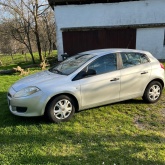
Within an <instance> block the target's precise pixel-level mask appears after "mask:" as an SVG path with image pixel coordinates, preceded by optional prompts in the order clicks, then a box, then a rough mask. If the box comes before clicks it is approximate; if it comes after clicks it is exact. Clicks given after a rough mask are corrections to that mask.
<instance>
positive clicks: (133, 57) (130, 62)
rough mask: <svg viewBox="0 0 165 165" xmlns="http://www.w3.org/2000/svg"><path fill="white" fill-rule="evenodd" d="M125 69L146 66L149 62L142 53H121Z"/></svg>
mask: <svg viewBox="0 0 165 165" xmlns="http://www.w3.org/2000/svg"><path fill="white" fill-rule="evenodd" d="M121 57H122V61H123V68H128V67H131V66H135V65H139V64H144V63H147V62H149V60H148V58H147V57H146V55H144V54H141V53H121Z"/></svg>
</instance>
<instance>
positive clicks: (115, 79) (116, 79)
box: [110, 78, 119, 81]
mask: <svg viewBox="0 0 165 165" xmlns="http://www.w3.org/2000/svg"><path fill="white" fill-rule="evenodd" d="M118 80H119V78H114V79H112V80H110V81H118Z"/></svg>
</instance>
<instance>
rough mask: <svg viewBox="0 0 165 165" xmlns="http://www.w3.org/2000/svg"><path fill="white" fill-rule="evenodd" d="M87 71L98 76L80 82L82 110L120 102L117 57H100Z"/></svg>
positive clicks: (111, 55) (110, 55)
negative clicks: (93, 72) (89, 70)
mask: <svg viewBox="0 0 165 165" xmlns="http://www.w3.org/2000/svg"><path fill="white" fill-rule="evenodd" d="M87 69H93V70H95V71H96V75H93V76H89V77H85V78H82V79H81V80H79V81H80V82H79V83H80V89H81V100H82V101H81V102H82V108H83V109H85V108H89V107H94V106H99V105H103V104H108V103H112V102H115V101H118V100H119V92H120V70H117V55H116V54H108V55H104V56H101V57H99V58H98V59H96V60H95V61H94V62H92V63H91V64H89V65H88V67H87Z"/></svg>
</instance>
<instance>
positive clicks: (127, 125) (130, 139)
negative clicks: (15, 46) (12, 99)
mask: <svg viewBox="0 0 165 165" xmlns="http://www.w3.org/2000/svg"><path fill="white" fill-rule="evenodd" d="M35 71H37V70H35ZM35 71H33V72H35ZM31 73H32V72H31ZM20 78H21V76H19V75H17V74H15V75H10V76H8V75H3V76H0V84H1V85H0V86H1V87H0V164H2V165H3V164H4V165H6V164H12V165H13V164H16V165H17V164H48V165H50V164H53V165H54V164H56V165H65V164H66V165H84V164H85V165H95V164H97V165H99V164H100V165H102V164H105V165H106V164H107V165H111V164H112V165H142V164H143V165H145V164H146V165H164V164H165V120H164V118H165V100H164V98H165V92H164V93H163V95H162V98H161V100H160V101H159V102H158V103H156V104H152V105H151V104H145V103H143V101H142V100H141V98H139V99H133V100H129V101H125V102H121V103H116V104H111V105H107V106H102V107H98V108H93V109H90V110H86V111H81V112H79V113H76V114H75V115H74V117H73V118H72V120H71V121H69V122H67V123H60V124H51V123H49V122H48V121H47V120H46V119H45V118H44V117H34V118H23V117H17V116H14V115H12V114H11V113H10V112H9V109H8V105H7V100H6V93H7V90H8V88H9V87H10V86H11V85H12V84H13V83H14V82H15V81H17V80H19V79H20Z"/></svg>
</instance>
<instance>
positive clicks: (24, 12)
mask: <svg viewBox="0 0 165 165" xmlns="http://www.w3.org/2000/svg"><path fill="white" fill-rule="evenodd" d="M0 5H1V6H3V8H4V9H5V11H7V12H8V16H7V17H6V18H5V17H4V18H3V21H4V22H5V23H6V25H8V32H7V33H10V35H11V36H12V37H13V38H14V39H15V40H17V41H19V42H21V43H22V44H24V45H25V46H26V47H27V49H28V50H29V52H30V54H31V57H32V61H33V63H35V60H34V56H33V50H32V49H33V48H32V47H33V46H32V45H33V43H34V41H35V42H36V47H37V49H38V54H39V59H40V60H41V61H42V60H43V59H42V49H41V39H40V30H39V29H40V28H39V23H40V22H41V20H43V18H42V17H43V16H44V14H43V13H45V12H46V11H47V9H48V8H49V6H48V4H47V1H45V0H1V2H0ZM48 25H49V23H48V22H47V24H46V23H45V26H47V27H46V29H49V28H48ZM49 40H50V39H49ZM49 42H52V41H49Z"/></svg>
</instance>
